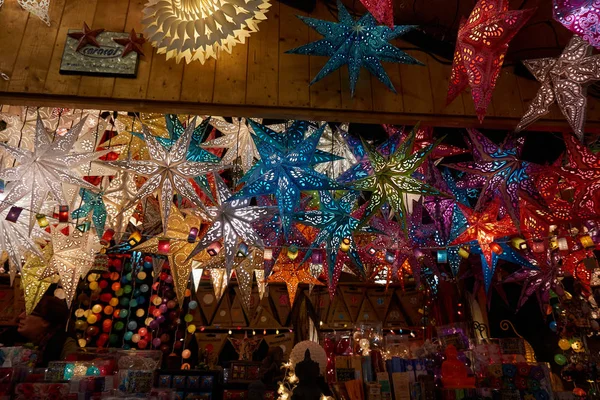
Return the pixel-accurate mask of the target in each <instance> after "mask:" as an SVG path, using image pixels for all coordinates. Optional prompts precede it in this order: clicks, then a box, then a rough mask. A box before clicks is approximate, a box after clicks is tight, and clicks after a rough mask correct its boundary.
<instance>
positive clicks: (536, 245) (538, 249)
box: [531, 240, 546, 253]
mask: <svg viewBox="0 0 600 400" xmlns="http://www.w3.org/2000/svg"><path fill="white" fill-rule="evenodd" d="M531 250H532V251H533V252H534V253H543V252H544V251H546V246H545V245H544V242H543V241H542V240H534V241H533V243H531Z"/></svg>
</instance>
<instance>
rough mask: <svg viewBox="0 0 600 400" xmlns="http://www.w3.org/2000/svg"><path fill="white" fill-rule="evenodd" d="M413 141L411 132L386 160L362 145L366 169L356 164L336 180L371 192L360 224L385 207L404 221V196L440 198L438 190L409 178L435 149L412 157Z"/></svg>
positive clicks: (433, 145) (411, 177) (363, 164)
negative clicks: (416, 195) (364, 151)
mask: <svg viewBox="0 0 600 400" xmlns="http://www.w3.org/2000/svg"><path fill="white" fill-rule="evenodd" d="M414 139H415V130H413V132H412V134H411V135H410V136H409V137H408V138H407V140H406V141H404V142H402V144H401V145H400V147H398V148H397V149H396V151H394V152H393V153H392V154H391V155H390V156H389V157H385V156H384V155H383V154H381V153H380V152H379V151H377V150H375V149H373V148H372V147H371V146H370V145H368V144H367V143H363V146H364V147H365V150H366V153H367V156H368V158H369V163H368V164H370V166H368V165H366V164H365V163H359V164H356V165H355V166H354V167H352V168H351V169H350V170H348V171H347V173H346V174H344V175H343V176H342V177H340V178H339V179H338V180H339V181H340V182H342V183H345V184H348V186H349V187H351V188H353V189H356V190H366V191H370V192H372V195H371V200H370V202H369V206H368V207H367V209H366V215H365V219H364V221H367V220H368V219H369V218H370V217H371V216H372V215H373V214H375V213H376V212H377V210H379V209H380V208H381V206H382V205H384V204H386V203H387V204H389V205H390V206H391V207H392V209H393V210H394V212H396V213H397V214H398V216H399V218H400V220H401V221H404V220H405V218H406V199H405V194H419V195H430V196H438V195H443V193H441V192H440V191H439V190H437V189H435V188H434V187H432V186H430V185H428V184H426V183H425V182H422V181H420V180H418V179H416V178H414V177H413V176H412V175H413V173H414V172H415V171H416V169H417V168H419V166H420V165H421V164H422V163H423V161H425V157H426V156H427V155H428V154H429V153H430V152H431V151H432V150H433V148H434V147H435V145H437V142H436V143H435V144H432V145H429V146H427V147H425V148H423V149H421V150H419V151H417V152H416V153H414V154H413V153H412V144H413V142H414ZM438 142H439V141H438Z"/></svg>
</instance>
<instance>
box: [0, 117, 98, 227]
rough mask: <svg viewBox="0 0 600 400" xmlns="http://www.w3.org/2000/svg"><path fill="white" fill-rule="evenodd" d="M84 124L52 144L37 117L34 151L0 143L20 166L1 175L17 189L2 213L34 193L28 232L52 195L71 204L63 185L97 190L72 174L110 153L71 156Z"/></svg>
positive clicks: (0, 207) (59, 200) (80, 123)
mask: <svg viewBox="0 0 600 400" xmlns="http://www.w3.org/2000/svg"><path fill="white" fill-rule="evenodd" d="M84 124H85V119H84V120H81V121H80V122H79V123H77V125H75V126H74V127H73V128H72V129H71V130H69V131H68V132H67V133H65V134H64V135H63V136H57V137H56V138H55V139H54V141H50V138H49V136H48V133H47V132H46V129H45V128H44V124H43V123H42V120H41V119H39V118H38V121H37V128H36V136H35V149H34V150H33V151H29V150H26V149H23V148H16V147H12V146H8V145H6V144H4V143H0V148H1V149H2V150H3V151H4V152H6V153H8V154H10V155H11V156H12V157H14V158H15V159H16V161H17V163H18V165H17V166H15V167H11V168H6V169H4V170H2V171H1V172H0V179H3V180H4V181H6V182H14V186H12V187H11V189H10V191H9V192H8V193H7V195H6V198H5V199H4V204H3V205H2V206H0V211H3V210H5V209H6V208H8V207H9V206H10V205H11V204H15V203H16V202H17V201H18V200H19V199H22V198H23V197H25V196H26V195H29V194H31V200H30V202H29V210H30V212H31V213H30V215H29V231H30V232H31V230H32V229H33V226H34V224H35V215H36V213H39V212H40V210H41V208H42V205H43V203H44V202H45V201H46V200H47V198H48V195H49V194H51V195H52V197H53V198H54V200H56V201H57V202H58V203H59V204H60V205H67V204H68V202H67V200H66V199H65V194H64V192H63V184H70V185H75V186H79V187H83V188H86V189H89V190H92V191H97V190H98V188H96V187H95V186H93V185H91V184H89V183H88V182H86V181H84V180H83V179H82V178H81V176H79V174H78V173H76V172H75V171H73V168H75V167H77V166H80V165H82V164H86V163H87V164H89V163H90V162H91V161H92V160H95V159H97V158H98V157H100V156H102V155H104V154H106V153H107V151H104V152H88V153H71V148H72V147H73V144H74V143H75V141H76V140H77V137H78V136H79V134H80V133H81V128H82V127H83V126H84Z"/></svg>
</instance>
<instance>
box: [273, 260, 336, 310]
mask: <svg viewBox="0 0 600 400" xmlns="http://www.w3.org/2000/svg"><path fill="white" fill-rule="evenodd" d="M294 260H301V258H300V257H297V258H294ZM271 282H285V284H286V286H287V289H288V296H289V298H290V308H291V307H293V306H294V300H295V299H296V292H297V291H298V285H299V284H301V283H306V284H309V285H320V286H324V285H323V283H321V281H319V280H318V279H317V278H315V277H313V276H312V275H311V273H310V270H308V269H307V268H303V267H301V268H297V267H296V265H295V263H294V261H293V260H291V259H290V257H288V255H287V254H284V253H283V252H282V253H281V254H280V255H279V258H278V259H277V263H276V264H275V268H274V269H273V274H272V275H271V276H270V277H269V283H271Z"/></svg>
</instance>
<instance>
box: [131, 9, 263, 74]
mask: <svg viewBox="0 0 600 400" xmlns="http://www.w3.org/2000/svg"><path fill="white" fill-rule="evenodd" d="M269 7H271V4H269V0H242V1H240V0H157V1H154V2H150V3H148V5H147V6H146V8H145V9H144V16H143V19H142V22H143V23H144V24H145V28H144V34H145V35H146V36H147V37H148V41H149V42H150V43H151V44H152V46H154V47H156V48H157V53H159V54H166V55H167V60H168V59H170V58H175V59H176V60H177V62H179V61H181V60H182V59H183V58H185V61H186V62H187V63H189V62H191V61H193V60H200V62H201V63H202V64H204V62H205V61H206V60H207V59H209V58H210V57H213V58H217V55H218V53H219V51H220V50H221V49H223V50H225V51H226V52H228V53H231V49H232V47H233V46H235V45H236V44H237V43H245V42H246V38H247V37H249V36H250V33H252V32H256V31H257V30H258V27H257V25H258V23H259V22H260V21H263V20H265V19H266V18H267V17H266V16H265V13H266V12H267V10H268V8H269Z"/></svg>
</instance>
